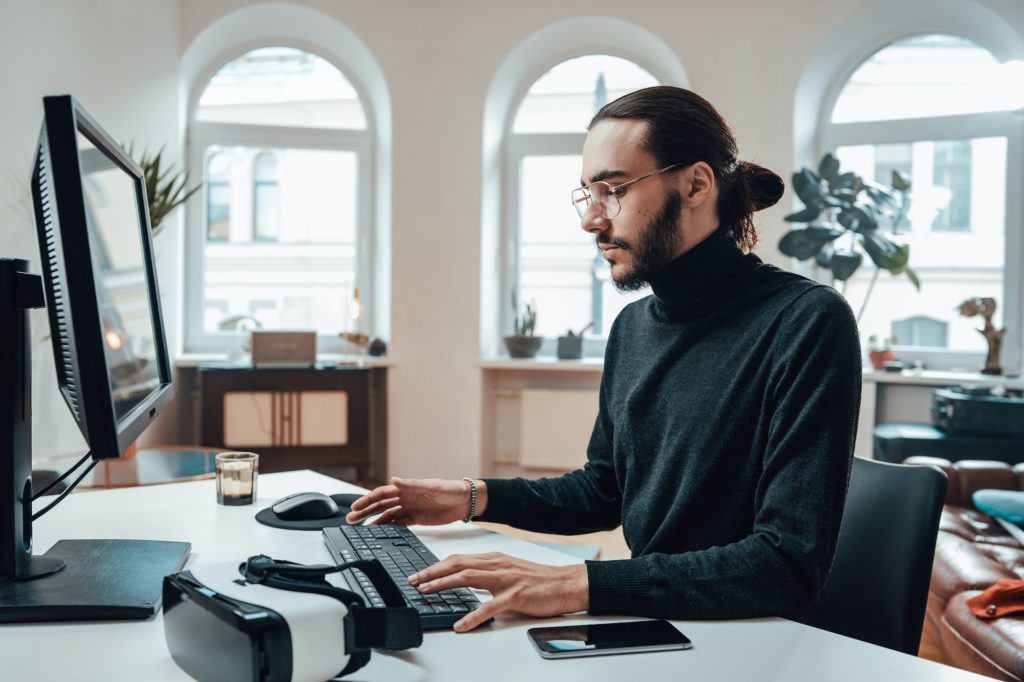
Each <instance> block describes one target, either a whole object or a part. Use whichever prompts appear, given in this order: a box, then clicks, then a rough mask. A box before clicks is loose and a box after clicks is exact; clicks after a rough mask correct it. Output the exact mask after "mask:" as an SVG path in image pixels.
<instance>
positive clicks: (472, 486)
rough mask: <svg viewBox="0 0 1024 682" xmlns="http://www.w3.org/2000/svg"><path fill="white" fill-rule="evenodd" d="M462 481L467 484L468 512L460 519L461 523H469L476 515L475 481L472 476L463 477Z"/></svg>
mask: <svg viewBox="0 0 1024 682" xmlns="http://www.w3.org/2000/svg"><path fill="white" fill-rule="evenodd" d="M462 480H463V481H465V482H466V483H468V484H469V513H468V514H467V515H466V518H464V519H462V522H463V523H469V522H470V521H472V520H473V517H475V516H476V482H475V481H474V480H473V479H472V478H467V477H465V476H464V477H463V478H462Z"/></svg>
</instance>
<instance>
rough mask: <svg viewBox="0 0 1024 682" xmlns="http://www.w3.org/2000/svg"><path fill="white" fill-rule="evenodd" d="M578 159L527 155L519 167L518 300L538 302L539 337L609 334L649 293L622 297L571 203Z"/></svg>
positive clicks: (576, 176)
mask: <svg viewBox="0 0 1024 682" xmlns="http://www.w3.org/2000/svg"><path fill="white" fill-rule="evenodd" d="M580 163H581V159H580V157H579V156H527V157H524V158H523V159H522V163H521V165H520V175H519V177H520V183H519V241H520V250H519V256H520V260H519V277H520V280H519V282H520V300H521V301H524V302H528V301H536V304H537V327H536V329H535V332H534V333H535V334H537V335H538V336H561V335H563V334H565V333H566V331H567V330H569V329H572V330H573V331H574V332H578V331H579V330H580V329H582V328H583V327H584V326H586V325H587V323H589V322H590V321H592V320H593V321H594V327H593V328H592V329H591V330H590V333H592V334H597V335H604V334H607V333H608V329H609V328H610V327H611V323H612V320H614V319H615V316H616V315H618V314H619V311H620V310H622V308H623V306H625V305H626V304H627V303H629V302H630V301H631V300H635V299H636V298H639V297H642V296H644V295H646V292H640V293H633V294H630V295H623V294H619V293H618V292H617V291H616V290H615V288H614V286H613V285H612V284H611V282H610V280H609V274H610V273H609V269H608V264H607V262H606V261H605V260H604V259H603V258H601V256H600V251H599V250H598V248H597V245H596V240H595V239H594V237H593V235H590V234H587V233H586V232H584V231H583V230H582V229H581V228H580V219H579V216H578V215H576V211H575V210H574V209H573V207H572V203H571V202H570V201H569V193H570V192H571V191H572V189H573V188H574V187H577V186H579V174H580Z"/></svg>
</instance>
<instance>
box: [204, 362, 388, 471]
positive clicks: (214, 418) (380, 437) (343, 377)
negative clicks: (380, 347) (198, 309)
mask: <svg viewBox="0 0 1024 682" xmlns="http://www.w3.org/2000/svg"><path fill="white" fill-rule="evenodd" d="M199 395H200V411H199V414H200V418H199V423H200V427H199V430H200V440H201V443H202V444H203V445H205V446H207V447H222V448H229V449H232V450H250V451H253V452H257V453H259V454H260V471H262V472H267V473H269V472H275V471H289V470H293V469H313V470H315V471H319V472H321V473H325V474H328V475H335V476H337V475H339V474H340V473H343V472H344V471H345V470H346V469H348V470H349V471H351V470H352V469H354V470H355V478H356V479H357V480H358V482H359V483H361V484H363V485H367V486H372V485H378V484H380V483H383V482H384V479H385V477H386V476H387V369H386V368H383V367H346V366H319V367H303V368H279V367H275V368H263V367H251V366H233V365H220V364H208V365H200V367H199Z"/></svg>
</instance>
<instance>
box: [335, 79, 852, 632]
mask: <svg viewBox="0 0 1024 682" xmlns="http://www.w3.org/2000/svg"><path fill="white" fill-rule="evenodd" d="M783 189H784V186H783V182H782V180H781V179H780V178H779V177H778V176H777V175H776V174H775V173H773V172H771V171H769V170H767V169H765V168H763V167H761V166H758V165H755V164H753V163H749V162H746V161H740V160H739V159H738V158H737V144H736V139H735V137H734V135H733V133H732V131H731V130H730V128H729V126H728V124H726V122H725V121H724V120H723V119H722V117H721V115H719V113H718V112H717V111H716V110H715V109H714V107H713V106H711V104H709V103H708V102H707V101H706V100H704V99H703V98H701V97H699V96H698V95H696V94H694V93H693V92H690V91H688V90H684V89H681V88H674V87H667V86H661V87H654V88H648V89H645V90H640V91H637V92H633V93H631V94H628V95H625V96H624V97H621V98H619V99H617V100H615V101H614V102H611V103H609V104H608V105H606V106H605V107H604V108H602V109H601V110H600V111H599V112H598V113H597V114H596V115H595V116H594V119H593V121H592V122H591V124H590V126H589V132H588V134H587V138H586V142H585V144H584V147H583V176H582V181H581V186H580V187H579V188H577V189H575V190H573V191H572V193H571V198H572V201H573V203H574V205H575V206H576V208H577V211H578V212H579V214H580V218H581V221H582V228H583V229H584V230H586V231H587V232H589V233H590V234H592V235H594V237H595V239H596V241H597V245H598V246H599V247H600V249H601V251H602V253H603V255H604V258H605V259H606V260H607V261H608V263H609V264H610V266H611V274H612V279H613V280H614V282H615V283H616V285H617V286H618V287H619V288H621V289H624V290H635V289H638V288H640V287H643V286H648V285H649V286H650V287H651V289H652V295H650V296H648V297H646V298H644V299H642V300H639V301H636V302H634V303H631V304H630V305H628V306H627V307H626V308H625V309H624V310H623V311H622V313H620V314H619V316H618V318H617V319H616V320H615V323H614V325H613V326H612V329H611V332H610V334H609V337H608V345H607V350H606V353H605V361H604V373H603V375H602V379H601V389H600V408H599V412H598V415H597V420H596V423H595V425H594V430H593V434H592V436H591V439H590V444H589V446H588V448H587V463H586V465H584V466H583V467H582V468H581V469H579V470H577V471H573V472H570V473H568V474H565V475H564V476H561V477H557V478H544V479H539V480H526V479H523V478H516V479H509V480H501V479H482V480H471V479H468V478H467V479H463V480H462V481H449V480H440V479H418V480H404V479H399V478H394V479H392V481H391V483H390V485H385V486H381V487H379V488H377V489H375V490H373V491H371V492H370V493H368V494H367V495H366V496H364V497H363V498H361V499H360V500H359V501H357V502H356V503H355V504H353V506H352V510H353V511H352V512H351V514H350V515H349V517H348V520H349V522H350V523H356V522H359V521H361V520H363V519H365V518H367V517H369V516H372V515H376V514H380V517H379V518H378V519H377V522H378V523H404V524H441V523H450V522H452V521H456V520H459V519H463V520H468V519H469V518H470V517H472V518H479V519H481V520H484V521H494V522H499V523H505V524H508V525H512V526H515V527H518V528H522V529H525V530H531V531H538V532H542V533H559V534H575V533H588V532H593V531H598V530H608V529H613V528H616V527H618V526H619V525H621V526H622V528H623V533H624V535H625V539H626V542H627V544H628V545H629V547H630V550H631V554H632V557H631V558H630V559H624V560H615V561H587V562H586V563H584V564H581V565H574V566H546V565H541V564H536V563H533V562H528V561H524V560H521V559H517V558H513V557H509V556H505V555H503V554H493V553H492V554H481V555H457V556H452V557H449V558H447V559H445V560H443V561H440V562H439V563H437V564H434V565H433V566H431V567H429V568H426V569H424V570H423V571H421V572H419V573H418V574H416V575H413V576H411V577H410V578H409V583H410V584H411V585H414V586H418V588H419V589H420V591H422V592H424V593H427V594H429V593H433V592H436V591H438V590H443V589H448V588H453V587H474V588H480V589H485V590H488V591H490V592H491V594H492V595H493V599H492V600H490V601H488V602H486V603H484V604H483V605H482V606H481V607H480V608H479V609H477V610H475V611H472V612H470V613H469V614H468V615H466V616H465V617H463V618H462V620H460V621H459V622H458V623H456V624H455V626H454V629H455V630H456V631H457V632H466V631H469V630H472V629H473V628H474V627H476V626H477V625H479V624H481V623H483V622H485V621H487V620H488V619H490V618H491V617H493V616H494V615H496V614H498V613H501V612H504V611H512V612H518V613H524V614H527V615H532V616H552V615H558V614H563V613H574V612H577V611H589V612H590V613H592V614H623V615H635V616H651V617H661V618H670V619H721V618H748V617H755V616H783V617H790V618H799V617H800V616H801V615H802V614H803V613H804V612H805V611H806V610H807V609H808V607H809V606H810V605H811V604H812V603H813V601H814V599H815V597H816V596H817V595H818V593H819V591H820V590H821V588H822V586H823V584H824V581H825V578H826V576H827V574H828V571H829V568H830V566H831V563H832V557H833V553H834V550H835V544H836V539H837V537H838V534H839V524H840V520H841V518H842V510H843V503H844V501H845V496H846V489H847V483H848V479H849V472H850V466H851V463H852V456H853V447H854V437H855V433H856V426H857V414H858V408H859V403H860V384H861V366H860V348H859V342H858V336H857V326H856V322H855V320H854V317H853V314H852V313H851V311H850V308H849V306H848V305H847V304H846V302H845V301H844V299H843V298H842V297H841V296H839V294H837V293H836V292H835V290H833V289H832V288H831V287H828V286H824V285H820V284H817V283H815V282H813V281H811V280H808V279H805V278H803V277H800V276H799V275H795V274H792V273H788V272H785V271H783V270H780V269H779V268H776V267H774V266H771V265H768V264H766V263H764V262H763V261H762V260H761V259H760V258H758V257H757V256H756V255H754V254H753V253H751V252H750V250H751V249H752V248H753V246H754V244H755V241H756V232H755V229H754V225H753V222H752V215H753V213H754V212H756V211H758V210H760V209H762V208H765V207H768V206H771V205H773V204H774V203H776V202H777V201H778V200H779V198H780V197H781V196H782V193H783Z"/></svg>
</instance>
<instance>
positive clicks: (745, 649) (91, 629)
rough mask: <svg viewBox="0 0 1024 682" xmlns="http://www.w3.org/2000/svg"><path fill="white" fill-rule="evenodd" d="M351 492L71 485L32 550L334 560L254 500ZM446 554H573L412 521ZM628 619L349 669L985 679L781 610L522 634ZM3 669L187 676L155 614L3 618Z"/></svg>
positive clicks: (433, 646)
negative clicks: (562, 651) (685, 640)
mask: <svg viewBox="0 0 1024 682" xmlns="http://www.w3.org/2000/svg"><path fill="white" fill-rule="evenodd" d="M304 490H318V491H321V492H325V493H329V494H333V493H340V492H353V491H355V490H357V489H355V488H354V487H353V486H350V485H348V484H346V483H342V482H340V481H337V480H334V479H332V478H328V477H326V476H321V475H319V474H315V473H312V472H309V471H299V472H289V473H282V474H269V475H264V476H260V479H259V491H258V492H259V500H258V503H257V506H253V507H222V506H218V505H217V504H216V502H215V493H214V482H213V481H196V482H189V483H175V484H169V485H160V486H148V487H144V488H124V489H119V490H109V491H99V492H82V493H76V494H74V495H71V496H69V497H68V498H67V499H66V500H64V502H62V503H61V504H60V506H58V507H57V508H55V509H54V510H53V511H52V512H51V513H49V514H47V515H46V516H44V517H43V518H42V519H40V520H39V522H37V524H36V552H37V553H41V552H42V551H44V550H46V549H47V548H49V546H50V545H51V544H52V543H53V542H55V541H56V540H57V539H61V538H94V537H110V538H126V539H154V540H184V541H189V542H191V543H192V552H193V556H192V557H191V558H190V559H189V565H190V566H191V565H195V564H198V563H211V562H223V561H242V560H244V559H245V558H247V557H248V556H250V555H253V554H260V553H263V554H269V555H270V556H272V557H274V558H276V559H289V560H292V561H300V562H304V563H325V562H328V561H329V555H328V553H327V550H326V549H325V548H324V547H323V544H322V542H321V539H320V533H319V532H309V531H306V532H300V531H285V530H277V529H273V528H268V527H267V526H263V525H260V524H258V523H256V522H255V521H254V520H253V516H254V514H255V512H256V511H257V510H258V509H260V508H262V507H264V506H266V505H267V504H269V503H271V502H273V501H274V500H275V499H277V498H279V497H282V496H284V495H286V494H288V493H292V492H297V491H304ZM417 533H418V534H419V535H420V536H421V537H422V538H423V540H424V542H425V543H426V544H427V545H428V546H429V547H430V548H431V549H432V550H433V551H434V553H435V554H437V555H438V556H440V557H444V556H447V555H449V554H452V553H465V552H479V551H492V550H493V551H503V552H506V553H508V554H514V555H517V556H520V557H523V558H525V559H529V560H533V561H540V562H547V563H551V564H569V563H576V562H577V560H576V559H575V558H573V557H571V556H569V555H567V554H562V553H560V552H555V551H553V550H549V549H545V548H543V547H539V546H537V545H533V544H530V543H527V542H523V541H521V540H516V539H514V538H509V537H505V536H502V535H496V534H493V533H490V532H488V531H484V530H482V529H479V528H475V527H472V526H465V525H463V524H453V525H451V526H445V527H441V528H418V529H417ZM613 620H625V619H623V618H593V617H564V618H559V619H546V620H540V619H528V618H516V617H510V616H501V617H499V618H498V619H497V621H496V622H495V623H494V624H493V625H491V626H488V627H485V628H482V629H481V630H479V631H476V632H472V633H469V634H464V635H456V634H455V633H453V632H428V633H426V634H425V636H424V640H423V645H422V646H421V647H420V648H418V649H414V650H410V651H403V652H397V653H391V654H383V653H379V652H374V654H373V657H372V659H371V661H370V663H369V664H368V665H367V666H366V667H365V668H363V669H362V670H359V671H358V672H357V673H355V675H353V676H351V677H350V678H348V679H351V680H388V681H389V682H391V681H394V682H401V681H405V680H410V681H411V680H423V681H426V680H436V681H443V682H448V681H450V680H467V681H472V682H498V681H499V680H517V681H518V680H530V681H531V682H539V681H541V680H559V681H560V682H562V681H566V682H570V681H573V680H579V681H581V682H583V681H586V682H594V681H596V680H615V681H619V680H641V679H643V680H668V679H672V680H685V681H686V682H697V681H698V680H700V681H703V680H736V681H737V682H740V681H742V682H750V681H751V680H778V681H782V680H786V681H787V682H788V681H792V680H808V681H814V682H818V681H822V680H828V681H830V682H842V681H845V680H849V681H850V682H862V681H863V680H871V681H872V682H880V681H881V680H899V681H900V682H912V681H914V680H920V681H922V682H924V681H926V680H927V681H928V682H945V681H952V680H986V679H989V678H984V677H980V676H977V675H973V674H971V673H967V672H963V671H961V670H958V669H956V668H951V667H947V666H943V665H939V664H937V663H933V662H930V661H926V660H923V659H918V658H914V657H912V656H907V655H904V654H899V653H896V652H893V651H889V650H888V649H883V648H880V647H876V646H872V645H869V644H864V643H862V642H858V641H855V640H852V639H848V638H846V637H840V636H838V635H833V634H831V633H828V632H824V631H822V630H817V629H814V628H810V627H806V626H803V625H799V624H796V623H793V622H789V621H785V620H782V619H758V620H748V621H732V622H727V621H721V622H700V621H681V622H677V623H676V626H677V627H678V628H679V629H680V630H682V631H683V632H684V633H686V635H687V636H689V637H690V639H692V640H693V644H694V648H693V649H692V650H690V651H675V652H659V653H650V654H632V655H628V656H603V657H596V658H579V659H570V660H561V661H549V660H544V659H541V658H540V657H539V656H538V655H537V653H536V652H535V651H534V649H533V646H532V645H531V644H530V642H529V641H528V640H527V637H526V629H527V628H528V627H531V626H534V625H537V624H546V625H554V624H556V623H573V622H600V621H613ZM0 677H2V679H4V680H11V681H17V682H21V681H23V680H62V681H67V680H90V681H95V680H104V681H113V680H147V681H150V682H157V681H161V680H187V679H189V678H188V677H187V676H186V675H185V674H184V673H183V672H182V671H181V670H180V669H178V667H177V666H176V665H175V664H174V662H173V661H172V660H171V658H170V655H169V654H168V653H167V649H166V646H165V645H164V635H163V623H162V616H161V615H159V614H158V615H157V616H156V617H155V618H153V619H151V620H149V621H144V622H116V623H69V624H35V625H3V626H0Z"/></svg>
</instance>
